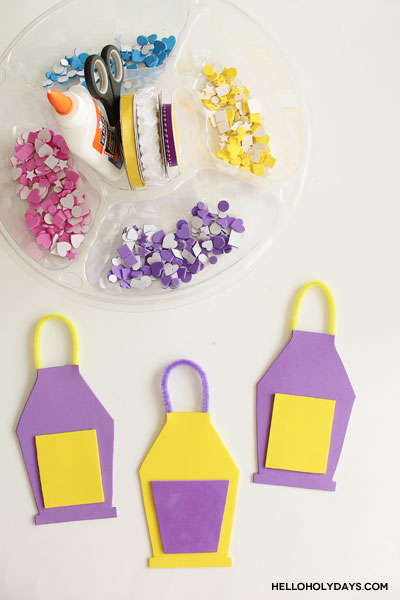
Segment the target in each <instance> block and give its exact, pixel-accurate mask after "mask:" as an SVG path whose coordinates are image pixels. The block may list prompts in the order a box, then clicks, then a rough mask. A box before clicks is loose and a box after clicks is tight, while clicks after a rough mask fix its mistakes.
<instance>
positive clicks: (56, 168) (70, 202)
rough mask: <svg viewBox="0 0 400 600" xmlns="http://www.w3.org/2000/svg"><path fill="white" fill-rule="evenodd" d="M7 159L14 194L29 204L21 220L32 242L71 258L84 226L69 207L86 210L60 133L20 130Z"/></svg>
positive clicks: (88, 213) (78, 177) (72, 258)
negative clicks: (27, 229)
mask: <svg viewBox="0 0 400 600" xmlns="http://www.w3.org/2000/svg"><path fill="white" fill-rule="evenodd" d="M10 161H11V166H12V169H13V179H14V180H16V181H18V182H19V183H20V187H19V189H18V192H17V193H18V194H19V196H20V198H21V200H26V201H27V202H28V205H29V206H28V208H27V210H26V211H25V223H26V225H27V227H28V228H29V229H30V230H31V232H32V234H33V235H34V236H35V238H36V242H37V243H38V244H39V245H40V246H42V247H43V248H45V249H47V250H49V252H51V253H52V254H56V255H58V256H60V257H62V258H64V257H66V258H67V260H70V261H71V260H74V258H75V257H76V250H75V248H77V249H78V250H79V249H80V248H81V246H82V242H83V240H84V236H85V235H86V234H87V232H88V227H87V226H86V225H85V223H84V220H83V218H80V217H79V218H74V217H73V215H72V211H71V209H72V208H73V207H74V206H78V205H81V206H82V214H83V215H84V216H85V217H86V216H89V215H90V209H89V207H88V206H87V205H86V200H85V194H83V193H82V188H81V184H82V179H81V175H80V173H79V172H78V171H75V170H74V168H73V160H72V157H71V155H70V153H69V149H68V146H67V143H66V142H65V140H64V138H63V136H62V135H58V134H54V132H53V131H51V130H50V129H45V128H43V129H42V130H39V131H29V132H27V133H24V134H22V135H21V136H20V137H19V138H18V140H17V142H16V145H15V147H14V154H13V156H12V157H11V159H10ZM46 161H47V162H46ZM74 192H75V194H74ZM66 197H68V199H67V200H64V202H63V199H65V198H66ZM78 198H79V200H78ZM78 212H79V210H78ZM71 219H72V221H73V222H71ZM85 222H86V219H85ZM71 238H72V239H71ZM77 240H79V244H78V243H77ZM72 241H73V242H74V243H72ZM78 246H79V248H78Z"/></svg>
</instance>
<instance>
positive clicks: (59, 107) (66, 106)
mask: <svg viewBox="0 0 400 600" xmlns="http://www.w3.org/2000/svg"><path fill="white" fill-rule="evenodd" d="M47 98H48V100H49V102H50V104H51V105H52V106H53V107H54V108H55V109H56V111H57V112H58V113H59V114H60V115H67V114H68V113H70V112H71V110H72V109H73V106H74V103H73V102H72V100H71V98H69V97H68V96H66V95H65V94H63V93H62V92H60V91H59V90H49V91H48V92H47Z"/></svg>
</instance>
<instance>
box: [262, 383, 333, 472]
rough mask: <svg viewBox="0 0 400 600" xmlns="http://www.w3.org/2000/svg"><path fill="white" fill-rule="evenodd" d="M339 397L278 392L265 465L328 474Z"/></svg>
mask: <svg viewBox="0 0 400 600" xmlns="http://www.w3.org/2000/svg"><path fill="white" fill-rule="evenodd" d="M334 412H335V400H328V399H325V398H312V397H309V396H292V395H289V394H275V398H274V406H273V410H272V419H271V428H270V434H269V440H268V449H267V457H266V461H265V466H266V467H269V468H270V469H284V470H287V471H301V472H305V473H326V467H327V463H328V455H329V446H330V442H331V431H332V422H333V415H334Z"/></svg>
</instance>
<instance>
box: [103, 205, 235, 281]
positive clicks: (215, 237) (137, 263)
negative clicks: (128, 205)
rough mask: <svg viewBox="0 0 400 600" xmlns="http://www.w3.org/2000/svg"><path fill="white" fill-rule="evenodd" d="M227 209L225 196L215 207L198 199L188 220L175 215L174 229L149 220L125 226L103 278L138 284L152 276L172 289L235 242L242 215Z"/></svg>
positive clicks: (227, 249) (189, 279) (210, 262)
mask: <svg viewBox="0 0 400 600" xmlns="http://www.w3.org/2000/svg"><path fill="white" fill-rule="evenodd" d="M228 210H229V203H228V202H227V201H226V200H221V201H220V202H219V203H218V210H217V212H210V211H209V210H208V208H207V206H206V204H205V203H204V202H198V203H197V204H196V205H195V206H194V207H193V208H192V211H191V212H192V218H191V219H190V222H188V221H186V220H183V219H181V220H180V221H178V222H177V224H176V230H175V231H173V232H168V233H166V232H165V231H163V230H159V229H157V227H156V226H155V225H150V224H149V225H143V226H142V227H141V228H139V227H137V226H136V225H133V226H132V227H125V229H124V230H123V232H122V241H123V244H122V246H121V247H120V248H118V250H117V252H118V256H115V257H114V258H112V260H111V263H112V266H111V269H110V271H109V272H108V274H107V278H108V281H110V282H111V283H117V282H119V285H120V286H121V287H122V288H127V289H129V288H136V289H141V290H143V289H146V288H147V287H149V286H150V285H152V283H153V282H154V281H156V280H159V281H160V282H161V285H162V287H163V288H172V289H175V288H178V287H179V286H180V284H181V283H189V282H190V281H191V279H192V277H193V275H195V274H196V273H199V272H200V271H202V270H203V269H204V267H205V265H206V264H207V263H209V264H215V263H216V262H217V261H218V256H219V255H222V254H228V253H230V252H232V250H233V249H234V248H238V247H239V245H240V241H241V239H242V236H243V233H244V231H245V227H244V224H243V220H242V219H237V218H235V217H231V216H229V214H228Z"/></svg>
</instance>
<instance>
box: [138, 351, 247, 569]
mask: <svg viewBox="0 0 400 600" xmlns="http://www.w3.org/2000/svg"><path fill="white" fill-rule="evenodd" d="M179 365H188V366H191V367H193V368H194V369H195V370H196V371H197V373H198V374H199V375H200V378H201V382H202V385H203V412H172V407H171V402H170V398H169V393H168V389H167V382H168V377H169V374H170V372H171V370H172V369H174V368H175V367H177V366H179ZM161 389H162V393H163V398H164V404H165V408H166V411H167V420H166V423H165V425H164V426H163V428H162V430H161V432H160V433H159V435H158V437H157V439H156V440H155V442H154V444H153V446H152V447H151V449H150V451H149V453H148V454H147V456H146V458H145V459H144V461H143V464H142V466H141V467H140V471H139V474H140V481H141V486H142V494H143V501H144V507H145V511H146V518H147V524H148V528H149V533H150V538H151V544H152V548H153V557H152V558H150V560H149V565H150V567H230V566H231V565H232V559H231V558H230V557H228V551H229V544H230V538H231V531H232V524H233V517H234V511H235V503H236V493H237V485H238V479H239V469H238V467H237V466H236V465H235V463H234V462H233V459H232V458H231V456H230V454H229V452H228V450H227V449H226V448H225V446H224V444H223V442H222V441H221V439H220V437H219V436H218V434H217V432H216V430H215V429H214V427H213V425H212V423H211V420H210V414H209V412H208V384H207V379H206V375H205V373H204V371H203V370H202V369H201V368H200V367H199V366H198V365H196V364H195V363H193V362H191V361H189V360H178V361H176V362H173V363H172V364H170V365H169V366H168V367H167V369H166V370H165V372H164V375H163V378H162V382H161Z"/></svg>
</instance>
